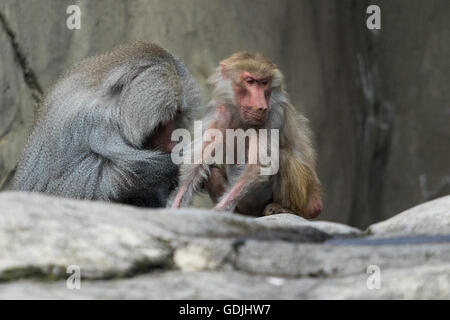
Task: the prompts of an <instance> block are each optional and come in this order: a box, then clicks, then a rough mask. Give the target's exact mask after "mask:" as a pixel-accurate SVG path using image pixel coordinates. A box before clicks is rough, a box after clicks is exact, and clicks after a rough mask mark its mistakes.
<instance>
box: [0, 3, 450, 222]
mask: <svg viewBox="0 0 450 320" xmlns="http://www.w3.org/2000/svg"><path fill="white" fill-rule="evenodd" d="M71 4H77V5H79V6H80V7H81V10H82V17H81V18H82V25H81V26H82V28H81V30H68V29H67V28H66V26H65V24H66V18H67V17H68V15H67V14H66V8H67V6H69V5H71ZM369 4H377V5H379V6H380V7H381V20H382V29H381V30H380V31H377V32H373V31H369V30H368V29H367V28H366V27H365V19H366V17H367V15H366V13H365V10H366V8H367V6H368V5H369ZM449 18H450V2H448V1H446V0H441V1H439V0H431V1H421V0H412V1H409V0H408V1H406V0H404V1H401V0H391V1H370V2H369V1H357V0H344V1H337V0H336V1H334V0H319V1H314V0H301V1H299V0H282V1H277V2H276V3H275V2H273V1H270V0H259V1H251V2H250V1H238V0H231V1H220V0H190V1H175V0H169V1H158V0H154V1H144V0H130V1H118V0H114V1H112V0H110V1H107V0H98V1H75V0H59V1H56V0H22V1H15V0H3V1H2V2H1V3H0V187H1V188H5V186H6V185H7V183H8V180H9V178H10V177H11V176H12V173H13V171H14V167H15V165H16V163H17V160H18V158H19V156H20V152H21V150H22V148H23V145H24V143H25V141H26V135H27V132H28V130H29V128H30V127H31V125H32V119H33V113H34V109H35V105H36V102H37V101H38V98H39V94H40V93H41V92H43V91H45V90H47V89H48V88H49V87H50V86H51V85H52V84H53V83H54V82H55V81H56V80H57V79H58V77H59V75H61V73H63V72H64V70H65V69H66V68H67V67H68V66H70V65H71V64H73V63H74V62H76V61H78V60H80V59H83V58H85V57H88V56H91V55H94V54H98V53H101V52H104V51H106V50H108V49H111V48H113V47H114V46H116V45H118V44H120V43H124V42H127V41H131V40H135V39H142V40H151V41H155V42H157V43H160V44H161V45H162V46H164V47H166V48H168V49H169V50H171V51H172V52H174V53H175V54H176V55H178V56H180V57H182V58H183V59H184V60H185V62H186V64H187V65H188V67H189V68H190V69H191V71H192V72H193V74H194V75H195V77H196V78H197V79H198V80H199V81H200V82H201V83H202V84H205V79H206V77H207V76H208V75H209V74H211V72H212V70H213V69H214V67H215V66H216V65H217V63H218V61H220V60H221V59H223V58H224V57H226V56H228V55H229V54H231V53H233V52H235V51H238V50H244V49H245V50H257V51H261V52H263V53H265V54H266V55H268V56H269V57H271V58H272V59H273V60H274V61H275V62H277V63H278V65H279V66H280V68H281V69H282V71H283V72H284V73H285V75H286V78H287V84H288V89H289V92H290V94H291V97H292V99H293V101H294V103H295V104H296V106H297V107H298V108H299V109H301V110H303V111H304V112H305V113H306V114H307V116H308V117H309V118H310V120H311V124H312V127H313V130H314V132H315V135H316V145H317V148H318V154H319V169H318V170H319V172H318V173H319V176H320V178H321V180H322V183H323V185H324V188H325V192H326V199H325V208H324V212H323V215H322V216H321V219H322V220H332V221H338V222H343V223H349V224H351V225H353V226H358V227H366V226H367V225H368V224H369V223H372V222H375V221H379V220H383V219H385V218H387V217H390V216H392V215H394V214H396V213H398V212H400V211H403V210H404V209H406V208H409V207H411V206H413V205H415V204H418V203H420V202H423V201H426V200H429V199H432V198H435V197H437V196H440V195H445V194H448V193H450V166H449V163H450V148H449V142H450V126H449V123H450V103H449V102H450V95H449V93H448V87H449V86H448V82H449V79H448V77H449V75H450V60H449V59H448V57H449V56H450V42H449V40H448V39H450V19H449Z"/></svg>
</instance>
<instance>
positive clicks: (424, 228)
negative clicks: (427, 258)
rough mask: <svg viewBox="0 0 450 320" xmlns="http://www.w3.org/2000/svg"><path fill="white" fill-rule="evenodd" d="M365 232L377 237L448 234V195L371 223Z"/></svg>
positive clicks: (449, 216)
mask: <svg viewBox="0 0 450 320" xmlns="http://www.w3.org/2000/svg"><path fill="white" fill-rule="evenodd" d="M367 232H368V233H369V234H371V235H374V236H377V237H380V236H383V237H385V236H398V235H402V236H406V235H419V234H420V235H439V234H450V196H446V197H442V198H439V199H436V200H433V201H429V202H426V203H423V204H420V205H418V206H415V207H413V208H411V209H409V210H406V211H404V212H402V213H400V214H398V215H396V216H394V217H392V218H390V219H388V220H385V221H382V222H379V223H376V224H373V225H371V226H369V228H368V229H367Z"/></svg>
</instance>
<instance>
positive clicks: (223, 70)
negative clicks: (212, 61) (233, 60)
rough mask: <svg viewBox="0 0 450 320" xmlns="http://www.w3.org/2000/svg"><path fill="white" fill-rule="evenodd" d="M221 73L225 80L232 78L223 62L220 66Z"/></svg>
mask: <svg viewBox="0 0 450 320" xmlns="http://www.w3.org/2000/svg"><path fill="white" fill-rule="evenodd" d="M219 65H220V73H221V74H222V78H223V79H224V80H228V79H229V78H230V77H229V76H228V74H227V72H226V69H225V63H223V62H221V63H220V64H219Z"/></svg>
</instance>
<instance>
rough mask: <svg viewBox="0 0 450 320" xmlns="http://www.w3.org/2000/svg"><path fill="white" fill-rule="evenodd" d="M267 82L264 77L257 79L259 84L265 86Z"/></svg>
mask: <svg viewBox="0 0 450 320" xmlns="http://www.w3.org/2000/svg"><path fill="white" fill-rule="evenodd" d="M268 83H269V81H267V80H266V79H263V80H261V81H259V84H261V85H263V86H266V85H267V84H268Z"/></svg>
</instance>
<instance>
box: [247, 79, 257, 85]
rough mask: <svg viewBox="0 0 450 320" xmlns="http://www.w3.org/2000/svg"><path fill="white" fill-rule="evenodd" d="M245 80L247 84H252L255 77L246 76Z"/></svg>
mask: <svg viewBox="0 0 450 320" xmlns="http://www.w3.org/2000/svg"><path fill="white" fill-rule="evenodd" d="M245 82H247V83H248V84H254V83H255V79H253V78H247V79H245Z"/></svg>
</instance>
